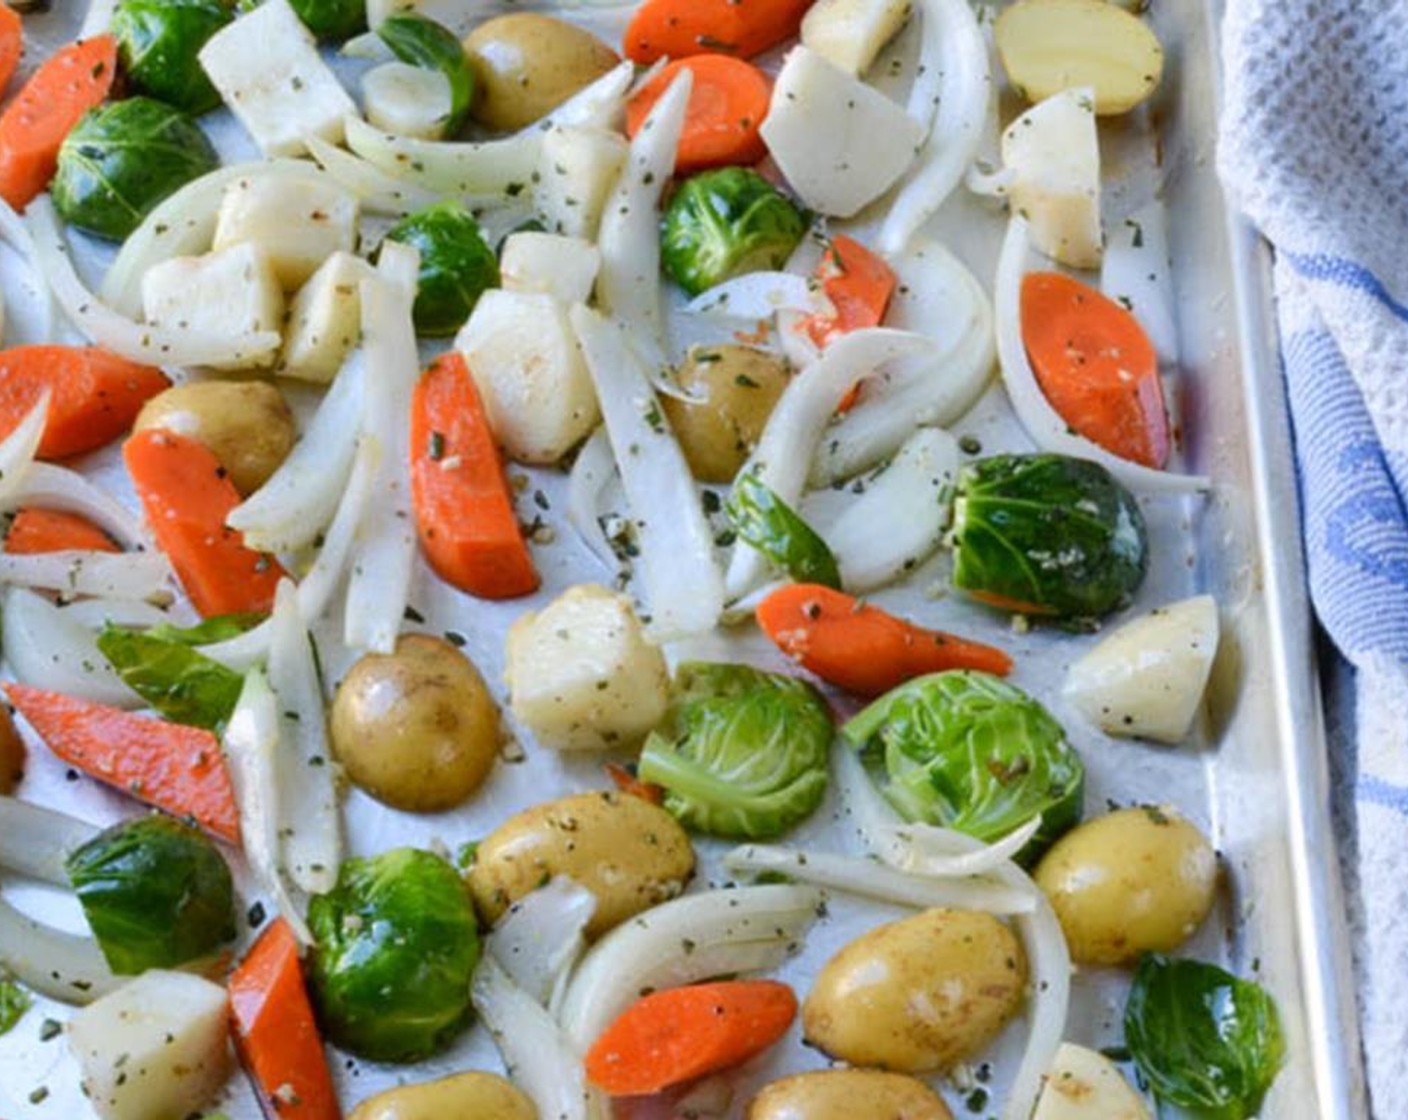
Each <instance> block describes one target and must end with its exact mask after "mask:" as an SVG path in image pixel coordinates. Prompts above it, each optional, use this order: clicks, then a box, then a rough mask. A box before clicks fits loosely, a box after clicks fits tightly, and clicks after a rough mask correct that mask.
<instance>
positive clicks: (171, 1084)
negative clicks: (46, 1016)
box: [68, 969, 230, 1120]
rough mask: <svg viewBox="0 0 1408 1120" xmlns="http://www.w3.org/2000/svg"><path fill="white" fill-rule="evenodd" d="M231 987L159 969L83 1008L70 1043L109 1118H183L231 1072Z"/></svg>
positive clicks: (92, 1097) (93, 1098)
mask: <svg viewBox="0 0 1408 1120" xmlns="http://www.w3.org/2000/svg"><path fill="white" fill-rule="evenodd" d="M229 1014H230V1012H229V1004H228V1001H227V999H226V996H225V989H224V988H222V987H220V986H219V985H217V984H212V983H211V982H210V981H209V980H203V979H201V978H200V977H199V976H192V975H190V974H188V973H185V972H166V971H163V970H161V969H153V970H152V971H150V972H144V973H142V975H141V976H138V977H137V978H136V979H135V980H130V981H128V982H127V983H126V984H124V985H123V986H122V987H120V988H118V989H117V990H116V991H115V992H112V993H110V994H108V995H106V996H104V997H103V998H102V999H100V1000H97V1001H95V1002H94V1003H91V1004H89V1005H88V1006H87V1007H85V1008H84V1009H83V1010H82V1011H80V1012H78V1014H76V1015H75V1016H74V1017H73V1019H72V1020H71V1021H70V1022H69V1025H68V1044H69V1048H70V1049H71V1050H72V1051H73V1055H74V1057H75V1058H76V1059H77V1060H78V1065H79V1069H80V1070H81V1071H82V1077H83V1091H84V1093H86V1094H87V1096H88V1099H89V1101H90V1102H91V1104H92V1106H93V1109H94V1110H95V1111H96V1112H97V1113H98V1115H99V1116H101V1117H103V1120H184V1118H185V1117H187V1116H190V1115H192V1114H193V1113H196V1112H199V1111H200V1110H201V1109H202V1108H203V1107H204V1106H206V1105H207V1104H209V1103H210V1101H211V1100H212V1098H213V1097H214V1096H215V1095H216V1094H217V1093H218V1092H219V1091H220V1089H221V1088H222V1087H223V1086H224V1084H225V1080H226V1078H227V1077H228V1076H229V1074H230V1054H229Z"/></svg>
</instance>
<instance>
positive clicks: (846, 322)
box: [805, 234, 896, 349]
mask: <svg viewBox="0 0 1408 1120" xmlns="http://www.w3.org/2000/svg"><path fill="white" fill-rule="evenodd" d="M817 276H818V278H819V279H820V280H821V285H822V290H823V291H824V292H825V293H826V298H827V299H829V300H830V301H831V304H832V306H833V307H835V308H836V312H835V314H833V315H822V314H816V315H813V316H811V317H810V318H808V319H807V321H806V323H805V327H806V331H807V334H808V335H810V336H811V340H812V341H813V342H814V343H816V345H817V346H818V347H820V348H821V349H825V348H826V347H827V346H829V345H830V344H831V343H832V342H833V341H834V340H835V339H836V338H837V337H838V336H839V335H843V334H847V333H849V332H850V331H858V330H861V329H863V328H866V327H878V326H879V325H880V323H881V322H882V321H883V320H884V318H885V312H886V310H888V309H889V306H890V297H891V296H893V295H894V294H895V283H896V280H895V273H894V270H893V269H892V268H891V267H890V266H889V265H888V264H886V263H885V261H884V259H883V258H882V257H880V256H878V255H876V254H875V253H872V252H871V251H870V250H869V249H867V248H866V247H865V246H864V245H862V244H861V243H860V242H859V241H857V240H855V239H854V238H852V237H847V236H845V234H840V235H838V236H836V237H833V238H832V239H831V246H830V248H828V249H827V250H826V254H825V255H824V256H823V257H822V259H821V264H820V265H819V266H818V268H817Z"/></svg>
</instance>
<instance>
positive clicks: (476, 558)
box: [411, 351, 538, 599]
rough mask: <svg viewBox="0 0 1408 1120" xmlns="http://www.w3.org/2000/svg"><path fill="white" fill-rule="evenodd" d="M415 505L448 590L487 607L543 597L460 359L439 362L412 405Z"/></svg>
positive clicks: (429, 553) (453, 355) (424, 542)
mask: <svg viewBox="0 0 1408 1120" xmlns="http://www.w3.org/2000/svg"><path fill="white" fill-rule="evenodd" d="M411 501H412V505H413V506H414V508H415V515H416V529H417V532H418V533H419V535H420V543H421V547H422V548H423V549H424V550H425V555H426V558H427V559H428V560H429V561H430V566H431V567H432V568H434V569H435V571H436V572H437V573H438V574H439V576H440V578H441V579H443V580H445V582H446V583H449V584H451V585H453V586H455V587H458V588H459V589H460V590H461V591H467V592H469V593H470V594H471V595H477V596H479V597H480V598H481V599H514V598H517V597H518V596H520V595H528V594H530V593H531V592H533V591H536V590H537V588H538V573H537V570H536V569H535V568H534V567H533V558H532V556H531V555H530V554H529V552H528V545H527V543H526V542H525V541H524V539H523V531H522V529H520V528H519V525H518V515H517V514H516V513H514V509H513V498H512V495H511V492H510V490H509V486H508V481H507V479H505V477H504V468H503V463H502V462H500V460H499V449H498V447H496V446H495V444H494V437H493V434H492V433H491V431H490V430H489V420H488V417H487V416H486V415H485V412H484V404H483V402H482V401H481V400H480V398H479V390H478V389H477V388H475V385H474V379H473V378H471V377H470V375H469V369H468V367H467V366H466V365H465V362H464V357H463V356H462V355H461V354H459V353H458V352H457V351H451V352H450V353H448V354H442V355H441V356H440V357H439V358H437V359H436V360H435V363H434V364H433V365H432V366H431V367H430V368H429V369H428V370H426V371H425V374H424V375H423V376H422V377H421V379H420V381H419V382H418V383H417V384H416V390H415V394H414V396H413V397H412V399H411Z"/></svg>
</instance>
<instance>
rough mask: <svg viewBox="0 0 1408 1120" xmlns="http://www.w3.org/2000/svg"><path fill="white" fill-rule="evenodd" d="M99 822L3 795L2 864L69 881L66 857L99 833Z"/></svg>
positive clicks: (64, 884)
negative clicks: (93, 823)
mask: <svg viewBox="0 0 1408 1120" xmlns="http://www.w3.org/2000/svg"><path fill="white" fill-rule="evenodd" d="M99 831H100V830H99V829H98V827H97V825H92V824H89V823H88V822H87V821H81V820H79V819H78V818H77V817H71V816H69V815H68V814H67V813H58V812H55V811H54V810H53V809H44V808H41V807H40V806H38V805H31V804H30V803H29V802H27V801H19V800H17V799H15V798H13V797H0V866H4V867H7V868H9V869H10V870H11V871H13V872H15V873H16V874H17V875H27V876H29V877H30V878H31V879H38V880H40V881H41V882H44V883H52V884H53V885H54V886H56V887H67V886H68V885H69V880H68V870H67V869H66V868H65V866H64V860H65V859H67V858H68V855H69V853H70V852H73V851H75V850H77V849H78V848H81V847H82V846H83V845H84V844H86V843H88V841H89V840H91V839H93V837H95V836H97V835H98V832H99Z"/></svg>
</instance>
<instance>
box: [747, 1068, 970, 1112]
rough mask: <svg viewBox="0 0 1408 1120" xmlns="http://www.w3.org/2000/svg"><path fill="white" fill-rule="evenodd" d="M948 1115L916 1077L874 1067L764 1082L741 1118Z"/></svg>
mask: <svg viewBox="0 0 1408 1120" xmlns="http://www.w3.org/2000/svg"><path fill="white" fill-rule="evenodd" d="M862 1116H863V1117H865V1120H953V1113H951V1112H949V1110H948V1106H947V1105H946V1104H944V1102H943V1100H942V1098H940V1096H939V1095H938V1094H937V1093H936V1092H934V1090H932V1089H931V1088H929V1086H927V1085H925V1084H924V1082H922V1081H917V1080H915V1079H914V1078H913V1077H906V1076H904V1074H901V1073H883V1072H881V1071H880V1070H874V1069H828V1070H819V1071H816V1072H813V1073H799V1074H797V1075H796V1076H794V1077H784V1078H783V1079H782V1080H781V1081H774V1082H773V1083H772V1084H771V1085H765V1086H764V1087H763V1090H762V1092H760V1093H759V1094H758V1095H757V1096H756V1097H754V1098H753V1103H752V1104H750V1105H749V1106H748V1113H747V1120H858V1118H859V1117H862Z"/></svg>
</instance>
